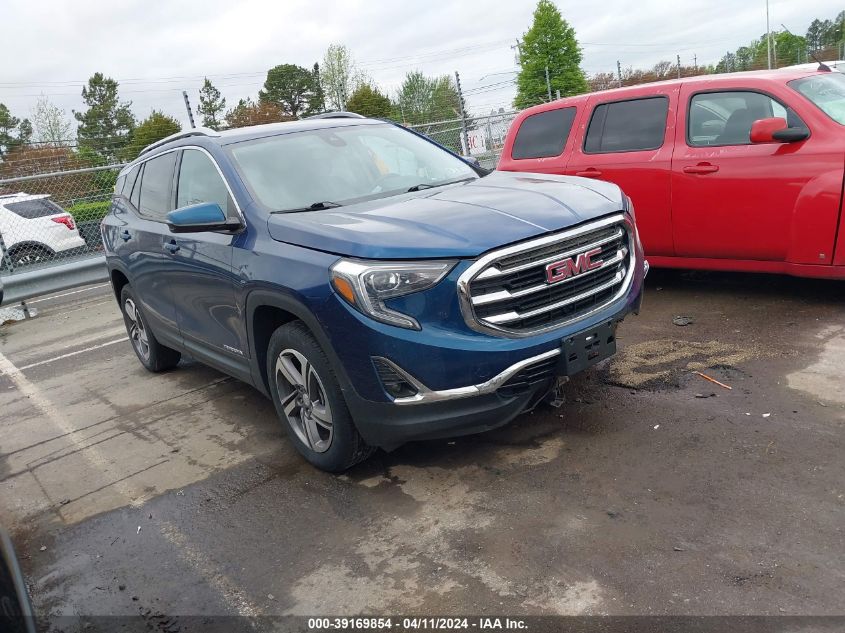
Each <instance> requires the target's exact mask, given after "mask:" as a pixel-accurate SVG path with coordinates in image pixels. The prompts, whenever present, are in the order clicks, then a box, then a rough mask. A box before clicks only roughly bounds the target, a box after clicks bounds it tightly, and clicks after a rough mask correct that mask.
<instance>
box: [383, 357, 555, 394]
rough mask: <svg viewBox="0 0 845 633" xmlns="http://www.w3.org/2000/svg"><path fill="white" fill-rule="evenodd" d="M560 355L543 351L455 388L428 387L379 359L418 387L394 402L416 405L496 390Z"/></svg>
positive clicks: (390, 363) (393, 365)
mask: <svg viewBox="0 0 845 633" xmlns="http://www.w3.org/2000/svg"><path fill="white" fill-rule="evenodd" d="M559 355H560V349H552V350H549V351H548V352H543V353H542V354H538V355H537V356H532V357H530V358H526V359H524V360H521V361H519V362H518V363H514V364H513V365H511V366H510V367H508V368H507V369H505V370H504V371H503V372H501V373H499V374H497V375H495V376H493V377H492V378H491V379H490V380H488V381H486V382H482V383H479V384H477V385H468V386H466V387H456V388H454V389H442V390H434V389H429V388H428V387H426V386H425V385H424V384H423V383H422V382H420V381H419V380H417V379H416V378H415V377H414V376H411V375H410V374H409V373H408V372H406V371H405V370H404V369H402V368H401V367H399V366H398V365H396V363H394V362H392V361H391V360H389V359H387V358H383V357H378V358H379V360H381V361H383V362H385V363H387V364H389V365H390V366H391V367H392V368H393V370H394V371H396V372H397V373H398V374H400V375H401V376H402V377H403V378H404V379H405V380H407V381H408V382H409V383H410V384H411V385H413V386H414V388H416V390H417V393H416V394H414V395H413V396H406V397H402V398H394V399H393V403H394V404H398V405H402V406H404V405H414V404H428V403H431V402H443V401H446V400H456V399H459V398H470V397H473V396H481V395H485V394H489V393H493V392H495V391H496V390H497V389H498V388H499V387H501V386H502V385H504V384H505V383H506V382H507V381H508V380H510V379H511V378H513V377H514V376H515V375H516V374H518V373H519V372H520V371H522V370H523V369H525V368H526V367H528V366H529V365H533V364H534V363H538V362H541V361H544V360H548V359H550V358H554V357H555V356H559Z"/></svg>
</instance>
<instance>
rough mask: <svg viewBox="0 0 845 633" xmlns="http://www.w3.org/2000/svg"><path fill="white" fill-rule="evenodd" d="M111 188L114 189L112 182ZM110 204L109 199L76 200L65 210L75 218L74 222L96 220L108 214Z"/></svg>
mask: <svg viewBox="0 0 845 633" xmlns="http://www.w3.org/2000/svg"><path fill="white" fill-rule="evenodd" d="M112 173H114V172H112ZM115 175H116V174H115ZM112 189H114V184H112ZM110 206H111V201H109V200H100V201H98V202H78V203H77V204H74V205H72V206H70V207H67V208H66V209H65V211H67V212H68V213H70V214H71V215H72V216H73V219H74V220H76V223H77V224H79V223H81V222H96V221H98V220H102V219H103V218H104V217H105V216H106V215H107V214H108V212H109V207H110Z"/></svg>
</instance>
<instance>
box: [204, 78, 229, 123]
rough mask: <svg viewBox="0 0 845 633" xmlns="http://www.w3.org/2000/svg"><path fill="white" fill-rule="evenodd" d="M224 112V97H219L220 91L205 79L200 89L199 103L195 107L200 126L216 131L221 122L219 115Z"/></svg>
mask: <svg viewBox="0 0 845 633" xmlns="http://www.w3.org/2000/svg"><path fill="white" fill-rule="evenodd" d="M225 110H226V97H221V96H220V91H219V90H218V89H217V88H215V87H214V84H213V83H211V82H210V81H209V80H208V77H206V78H205V81H204V82H203V84H202V88H200V103H199V105H198V106H197V114H199V115H201V116H202V124H203V125H204V126H205V127H210V128H211V129H212V130H216V129H218V128H219V127H220V123H221V122H222V121H221V119H220V115H221V114H223V112H224V111H225Z"/></svg>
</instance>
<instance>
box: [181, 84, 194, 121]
mask: <svg viewBox="0 0 845 633" xmlns="http://www.w3.org/2000/svg"><path fill="white" fill-rule="evenodd" d="M182 96H183V97H185V109H186V110H187V111H188V121H190V122H191V128H195V127H196V124H195V123H194V113H193V112H192V111H191V102H190V101H188V92H187V91H186V90H183V91H182Z"/></svg>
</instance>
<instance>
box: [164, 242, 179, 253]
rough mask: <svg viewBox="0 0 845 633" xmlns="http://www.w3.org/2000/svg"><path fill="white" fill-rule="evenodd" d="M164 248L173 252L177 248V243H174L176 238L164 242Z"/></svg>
mask: <svg viewBox="0 0 845 633" xmlns="http://www.w3.org/2000/svg"><path fill="white" fill-rule="evenodd" d="M164 249H165V250H168V251H170V252H171V253H175V252H176V251H178V250H179V245H178V244H177V243H176V240H170V241H169V242H166V243H165V245H164Z"/></svg>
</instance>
